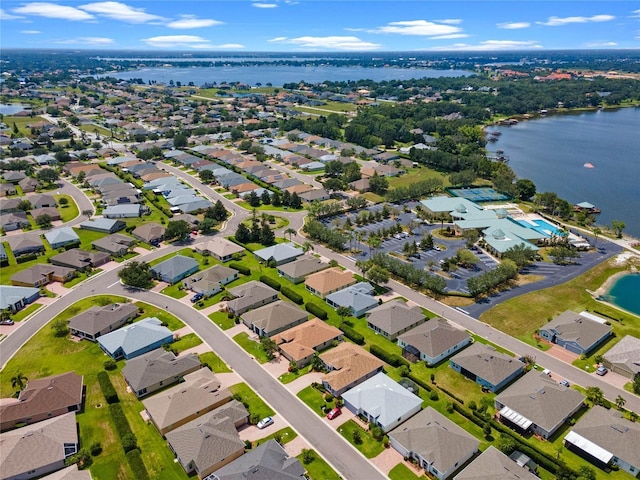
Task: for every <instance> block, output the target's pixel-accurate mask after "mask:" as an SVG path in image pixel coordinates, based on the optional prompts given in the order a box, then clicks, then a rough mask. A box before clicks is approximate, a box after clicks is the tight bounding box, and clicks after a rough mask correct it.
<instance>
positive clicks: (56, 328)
mask: <svg viewBox="0 0 640 480" xmlns="http://www.w3.org/2000/svg"><path fill="white" fill-rule="evenodd" d="M51 330H53V335H54V336H55V337H65V336H66V335H67V333H69V325H68V324H67V321H66V320H65V319H64V318H58V319H57V320H54V321H53V322H52V323H51Z"/></svg>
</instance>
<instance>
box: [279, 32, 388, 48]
mask: <svg viewBox="0 0 640 480" xmlns="http://www.w3.org/2000/svg"><path fill="white" fill-rule="evenodd" d="M268 41H269V42H270V43H284V44H287V45H297V46H299V47H302V48H310V49H323V48H324V49H330V50H353V51H359V50H375V49H379V48H380V44H377V43H371V42H365V41H363V40H360V39H359V38H358V37H348V36H329V37H310V36H307V37H297V38H287V37H277V38H272V39H271V40H268Z"/></svg>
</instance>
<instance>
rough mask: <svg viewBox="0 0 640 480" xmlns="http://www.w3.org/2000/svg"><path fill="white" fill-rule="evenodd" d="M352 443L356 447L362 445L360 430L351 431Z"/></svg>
mask: <svg viewBox="0 0 640 480" xmlns="http://www.w3.org/2000/svg"><path fill="white" fill-rule="evenodd" d="M353 443H355V444H356V445H360V444H361V443H362V433H361V432H360V430H357V429H356V430H354V431H353Z"/></svg>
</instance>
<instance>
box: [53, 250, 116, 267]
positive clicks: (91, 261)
mask: <svg viewBox="0 0 640 480" xmlns="http://www.w3.org/2000/svg"><path fill="white" fill-rule="evenodd" d="M49 261H50V262H51V263H52V264H54V265H60V266H62V267H69V268H74V269H76V270H78V271H85V270H88V269H91V268H98V267H99V266H101V265H104V264H105V263H107V262H110V261H111V257H110V256H109V254H108V253H104V252H87V251H86V250H80V249H79V248H72V249H70V250H67V251H66V252H62V253H59V254H57V255H54V256H53V257H51V258H50V259H49Z"/></svg>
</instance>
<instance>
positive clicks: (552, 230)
mask: <svg viewBox="0 0 640 480" xmlns="http://www.w3.org/2000/svg"><path fill="white" fill-rule="evenodd" d="M518 223H519V224H520V225H522V226H523V227H527V228H533V229H534V230H535V231H536V232H540V233H543V234H544V235H547V236H549V237H550V236H552V235H556V236H560V235H564V234H565V233H564V232H563V231H562V230H560V229H559V228H558V227H556V226H555V225H551V224H550V223H549V222H547V221H545V220H530V221H526V220H519V221H518Z"/></svg>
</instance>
